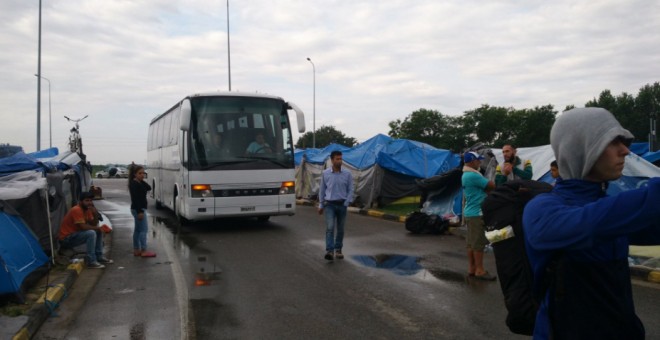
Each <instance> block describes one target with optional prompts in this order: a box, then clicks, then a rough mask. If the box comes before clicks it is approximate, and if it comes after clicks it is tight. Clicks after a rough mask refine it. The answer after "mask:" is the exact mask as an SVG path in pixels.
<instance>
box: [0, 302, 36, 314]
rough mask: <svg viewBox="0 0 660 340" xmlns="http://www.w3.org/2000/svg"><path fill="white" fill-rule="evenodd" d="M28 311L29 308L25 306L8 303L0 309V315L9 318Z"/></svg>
mask: <svg viewBox="0 0 660 340" xmlns="http://www.w3.org/2000/svg"><path fill="white" fill-rule="evenodd" d="M28 309H30V306H29V305H27V304H23V305H19V304H14V303H9V304H7V305H6V306H3V307H2V308H0V314H1V315H6V316H9V317H17V316H21V315H23V314H25V313H27V311H28Z"/></svg>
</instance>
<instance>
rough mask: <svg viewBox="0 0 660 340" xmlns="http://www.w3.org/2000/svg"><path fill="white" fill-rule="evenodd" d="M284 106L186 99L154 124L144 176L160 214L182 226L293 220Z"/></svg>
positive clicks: (257, 100) (229, 95)
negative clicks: (172, 215) (226, 220)
mask: <svg viewBox="0 0 660 340" xmlns="http://www.w3.org/2000/svg"><path fill="white" fill-rule="evenodd" d="M289 109H292V110H294V111H295V112H296V114H297V117H296V120H297V125H298V131H300V132H304V131H305V118H304V114H303V112H302V111H301V110H300V109H299V108H298V107H297V106H296V105H295V104H293V103H288V102H286V101H284V100H283V99H282V98H279V97H275V96H269V95H262V94H241V93H237V92H216V93H204V94H194V95H190V96H188V97H185V98H184V99H183V100H181V101H180V102H178V103H176V104H175V105H174V106H173V107H172V108H171V109H169V110H167V111H166V112H165V113H163V114H161V115H159V116H157V117H156V118H154V119H153V120H152V121H151V123H150V124H149V137H148V139H149V140H148V143H147V144H148V146H147V149H148V153H147V168H148V169H149V178H148V179H147V180H148V181H149V183H150V184H151V187H152V197H153V198H154V199H155V200H156V207H157V208H161V207H163V206H165V207H167V208H170V209H172V211H174V213H175V214H176V216H177V217H178V218H183V219H186V220H191V221H194V220H210V219H213V218H216V217H251V216H253V217H257V218H258V219H260V220H263V221H266V220H268V218H269V217H270V216H273V215H293V214H294V213H295V207H296V202H295V187H294V186H295V176H294V160H293V140H292V135H291V121H290V120H289V114H288V110H289Z"/></svg>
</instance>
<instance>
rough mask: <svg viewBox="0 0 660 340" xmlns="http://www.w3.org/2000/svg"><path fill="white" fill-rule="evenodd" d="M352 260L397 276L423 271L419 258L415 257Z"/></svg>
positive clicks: (361, 256)
mask: <svg viewBox="0 0 660 340" xmlns="http://www.w3.org/2000/svg"><path fill="white" fill-rule="evenodd" d="M352 258H353V260H355V261H357V262H358V263H360V264H362V265H364V266H367V267H373V268H381V269H387V270H389V271H391V272H392V273H394V274H397V275H415V274H416V273H417V272H419V271H420V270H422V269H423V267H422V266H421V265H420V264H419V263H417V262H418V261H419V258H418V257H414V256H406V255H387V254H380V255H375V256H367V255H354V256H352Z"/></svg>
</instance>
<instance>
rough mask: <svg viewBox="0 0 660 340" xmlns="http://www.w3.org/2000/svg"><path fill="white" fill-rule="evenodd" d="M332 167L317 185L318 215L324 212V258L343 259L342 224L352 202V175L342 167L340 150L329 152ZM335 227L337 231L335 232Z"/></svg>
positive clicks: (326, 170)
mask: <svg viewBox="0 0 660 340" xmlns="http://www.w3.org/2000/svg"><path fill="white" fill-rule="evenodd" d="M330 161H331V162H332V167H331V168H328V169H325V170H324V171H323V173H322V174H321V184H320V187H319V208H318V212H319V215H323V213H324V212H325V226H326V228H325V259H326V260H328V261H332V260H333V255H334V257H336V258H337V259H343V258H344V254H343V253H342V247H343V245H344V243H343V242H344V224H345V222H346V211H347V210H348V206H349V205H350V204H351V202H353V175H351V172H350V171H348V170H346V169H342V168H341V166H342V164H343V159H342V153H341V151H333V152H331V153H330ZM335 229H336V230H337V232H336V233H335Z"/></svg>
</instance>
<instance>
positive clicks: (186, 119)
mask: <svg viewBox="0 0 660 340" xmlns="http://www.w3.org/2000/svg"><path fill="white" fill-rule="evenodd" d="M191 112H192V107H191V106H190V100H187V99H186V100H184V101H183V102H181V116H180V118H179V122H181V130H183V131H190V114H191Z"/></svg>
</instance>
